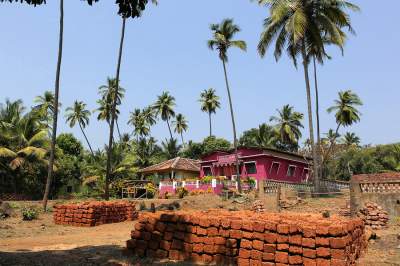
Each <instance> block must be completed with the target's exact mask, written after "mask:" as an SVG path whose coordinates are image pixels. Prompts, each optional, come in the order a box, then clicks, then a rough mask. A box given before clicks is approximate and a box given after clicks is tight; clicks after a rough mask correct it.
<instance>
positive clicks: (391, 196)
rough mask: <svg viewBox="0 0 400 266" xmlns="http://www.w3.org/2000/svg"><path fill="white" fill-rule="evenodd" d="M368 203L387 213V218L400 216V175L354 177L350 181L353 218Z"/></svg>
mask: <svg viewBox="0 0 400 266" xmlns="http://www.w3.org/2000/svg"><path fill="white" fill-rule="evenodd" d="M370 202H373V203H376V204H378V205H379V206H381V207H382V208H383V210H385V211H387V212H388V214H389V218H390V219H392V218H395V217H399V216H400V173H381V174H365V175H355V176H353V177H352V179H351V187H350V208H351V213H352V215H353V216H355V215H356V214H357V212H358V211H359V210H360V209H362V208H364V206H365V205H366V204H368V203H370Z"/></svg>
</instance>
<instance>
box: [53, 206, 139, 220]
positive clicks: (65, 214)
mask: <svg viewBox="0 0 400 266" xmlns="http://www.w3.org/2000/svg"><path fill="white" fill-rule="evenodd" d="M137 216H138V212H137V211H136V208H135V202H129V201H111V202H101V201H91V202H85V203H80V204H62V205H55V206H54V214H53V218H54V223H56V224H64V225H73V226H97V225H101V224H108V223H118V222H123V221H127V220H129V221H132V220H135V219H136V218H137Z"/></svg>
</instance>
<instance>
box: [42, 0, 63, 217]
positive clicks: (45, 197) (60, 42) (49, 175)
mask: <svg viewBox="0 0 400 266" xmlns="http://www.w3.org/2000/svg"><path fill="white" fill-rule="evenodd" d="M59 30H60V31H59V40H58V58H57V70H56V80H55V86H54V112H53V128H52V135H51V148H50V158H49V168H48V172H47V180H46V188H45V191H44V195H43V209H44V210H46V208H47V200H48V198H49V193H50V187H51V181H52V178H53V165H54V153H55V148H56V140H57V119H58V97H59V91H60V75H61V61H62V51H63V34H64V0H60V29H59Z"/></svg>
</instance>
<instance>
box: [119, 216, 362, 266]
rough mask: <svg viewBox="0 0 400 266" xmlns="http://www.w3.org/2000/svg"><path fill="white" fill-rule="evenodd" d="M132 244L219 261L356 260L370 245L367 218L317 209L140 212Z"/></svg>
mask: <svg viewBox="0 0 400 266" xmlns="http://www.w3.org/2000/svg"><path fill="white" fill-rule="evenodd" d="M127 247H128V249H131V250H133V251H134V252H135V253H136V254H137V255H139V256H147V257H153V258H156V259H169V260H174V261H191V262H192V263H194V264H217V265H265V266H268V265H306V266H307V265H313V266H314V265H315V266H316V265H332V266H335V265H337V266H339V265H354V264H355V261H356V259H357V258H358V257H359V256H360V254H361V252H362V251H363V250H364V249H365V247H366V241H365V231H364V223H363V221H362V220H361V219H359V218H356V219H352V220H350V219H346V218H343V217H336V216H335V217H330V218H326V219H325V218H322V217H321V216H320V215H314V214H294V213H283V214H273V213H254V212H252V211H237V212H229V211H223V210H212V211H207V212H200V211H197V212H183V211H177V212H160V213H145V214H140V216H139V221H138V223H137V224H136V225H135V229H134V230H133V231H132V232H131V239H130V240H128V241H127Z"/></svg>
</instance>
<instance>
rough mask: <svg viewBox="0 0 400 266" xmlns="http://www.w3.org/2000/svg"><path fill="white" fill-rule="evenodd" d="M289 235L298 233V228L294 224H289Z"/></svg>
mask: <svg viewBox="0 0 400 266" xmlns="http://www.w3.org/2000/svg"><path fill="white" fill-rule="evenodd" d="M289 233H290V234H296V233H300V228H299V226H298V225H296V224H290V225H289Z"/></svg>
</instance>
